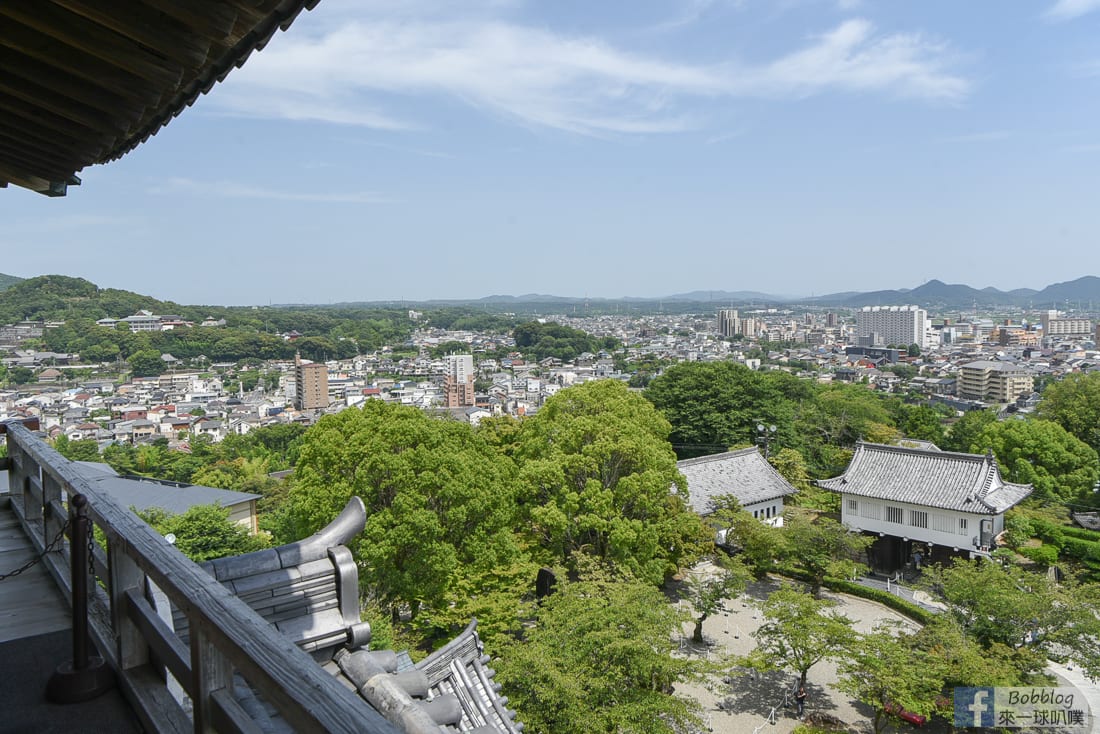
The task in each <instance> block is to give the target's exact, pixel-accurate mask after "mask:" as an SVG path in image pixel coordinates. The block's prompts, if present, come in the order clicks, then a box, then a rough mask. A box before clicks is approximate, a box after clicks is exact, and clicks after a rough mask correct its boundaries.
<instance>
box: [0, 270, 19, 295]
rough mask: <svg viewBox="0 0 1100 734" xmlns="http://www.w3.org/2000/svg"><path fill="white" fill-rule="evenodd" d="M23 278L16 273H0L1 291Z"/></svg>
mask: <svg viewBox="0 0 1100 734" xmlns="http://www.w3.org/2000/svg"><path fill="white" fill-rule="evenodd" d="M21 280H23V279H22V278H17V277H15V276H14V275H4V274H3V273H0V291H2V290H7V289H8V288H11V287H12V286H13V285H15V284H16V283H18V282H19V281H21Z"/></svg>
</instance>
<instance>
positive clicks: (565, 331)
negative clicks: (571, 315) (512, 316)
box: [512, 321, 619, 362]
mask: <svg viewBox="0 0 1100 734" xmlns="http://www.w3.org/2000/svg"><path fill="white" fill-rule="evenodd" d="M512 335H513V337H514V338H515V340H516V348H517V349H519V350H520V351H521V352H523V353H524V354H525V355H527V356H528V357H529V358H531V359H534V360H536V361H538V360H543V359H546V358H547V357H556V358H558V359H560V360H562V361H563V362H568V361H572V360H574V359H576V358H577V357H578V356H579V355H581V354H583V353H585V352H589V353H591V354H596V353H597V352H599V351H600V350H609V351H610V350H613V349H615V348H617V347H618V345H619V344H618V341H617V340H615V339H612V338H611V337H606V338H603V339H600V338H597V337H594V336H592V335H590V334H588V333H587V332H585V331H581V330H580V329H574V328H572V327H570V326H562V325H561V324H558V323H553V322H551V323H542V322H539V321H528V322H527V323H523V324H519V325H518V326H516V328H515V329H514V330H513V332H512Z"/></svg>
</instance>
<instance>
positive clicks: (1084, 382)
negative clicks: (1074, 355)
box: [1036, 372, 1100, 452]
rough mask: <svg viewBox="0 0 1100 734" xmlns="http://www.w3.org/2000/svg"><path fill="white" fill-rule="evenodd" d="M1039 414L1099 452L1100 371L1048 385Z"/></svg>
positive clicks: (1077, 374) (1040, 402) (1074, 375)
mask: <svg viewBox="0 0 1100 734" xmlns="http://www.w3.org/2000/svg"><path fill="white" fill-rule="evenodd" d="M1036 413H1037V414H1038V415H1039V416H1041V417H1043V418H1047V419H1048V420H1052V421H1054V422H1055V423H1057V424H1058V425H1060V426H1062V428H1065V429H1066V430H1067V431H1069V432H1070V433H1072V434H1073V435H1074V436H1076V437H1077V438H1078V439H1080V440H1081V441H1084V442H1085V443H1087V444H1088V445H1089V446H1091V447H1092V448H1093V450H1094V451H1097V452H1100V372H1087V373H1072V374H1069V375H1066V376H1065V377H1064V378H1062V379H1061V380H1059V381H1058V382H1052V383H1051V384H1049V385H1047V387H1046V389H1045V390H1043V399H1042V400H1041V401H1039V405H1038V407H1037V408H1036Z"/></svg>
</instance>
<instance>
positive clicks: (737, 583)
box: [684, 559, 751, 643]
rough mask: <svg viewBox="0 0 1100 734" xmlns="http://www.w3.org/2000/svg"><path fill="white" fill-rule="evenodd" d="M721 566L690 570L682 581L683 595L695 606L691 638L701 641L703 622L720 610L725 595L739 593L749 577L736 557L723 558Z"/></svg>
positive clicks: (693, 607)
mask: <svg viewBox="0 0 1100 734" xmlns="http://www.w3.org/2000/svg"><path fill="white" fill-rule="evenodd" d="M724 566H725V567H719V568H718V569H717V570H716V571H712V572H708V573H695V572H691V573H689V574H688V576H687V579H686V581H685V583H684V591H685V592H686V597H687V599H688V601H689V602H691V607H692V609H694V610H695V629H694V630H693V631H692V634H691V639H692V641H694V642H698V643H702V642H703V622H706V621H707V617H709V616H711V615H712V614H716V613H717V612H720V611H721V610H722V609H723V608H724V606H725V602H726V599H729V598H730V597H731V596H735V595H737V594H739V593H741V591H743V590H744V588H745V583H746V582H747V581H748V580H749V578H750V577H751V575H750V573H749V570H748V569H747V568H746V567H745V566H744V565H743V564H741V563H739V562H737V560H736V559H731V560H727V561H726V563H725V564H724Z"/></svg>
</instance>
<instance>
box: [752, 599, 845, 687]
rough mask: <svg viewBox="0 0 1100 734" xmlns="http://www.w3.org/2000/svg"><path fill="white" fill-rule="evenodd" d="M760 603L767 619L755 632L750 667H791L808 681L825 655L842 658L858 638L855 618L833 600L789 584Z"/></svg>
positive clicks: (830, 657) (775, 668) (825, 657)
mask: <svg viewBox="0 0 1100 734" xmlns="http://www.w3.org/2000/svg"><path fill="white" fill-rule="evenodd" d="M759 606H760V610H761V612H762V614H763V618H764V621H763V623H762V624H761V625H760V627H759V628H757V630H756V633H755V637H756V649H755V650H753V651H752V652H751V653H750V654H749V655H748V656H747V657H746V658H745V659H744V660H743V662H745V663H746V664H747V665H749V666H750V667H754V668H757V669H761V670H789V671H791V672H794V673H797V674H798V679H799V682H800V683H801V684H802V685H805V684H806V677H807V675H808V673H809V671H810V668H812V667H813V666H814V665H817V664H818V663H819V662H821V661H822V660H825V659H830V660H837V659H841V658H842V657H843V655H844V651H845V650H847V649H848V648H849V646H850V645H851V643H852V641H853V639H854V632H853V631H852V620H850V619H848V618H847V617H845V616H844V615H843V614H840V613H839V612H837V611H836V610H835V609H834V607H835V606H836V602H833V601H831V600H828V599H818V598H815V597H814V596H812V595H811V594H807V593H805V592H803V591H798V590H797V589H794V588H792V587H789V586H788V587H784V588H782V589H779V590H778V591H774V592H772V593H771V594H770V595H769V596H768V598H767V599H765V600H764V601H762V602H760V603H759Z"/></svg>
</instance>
